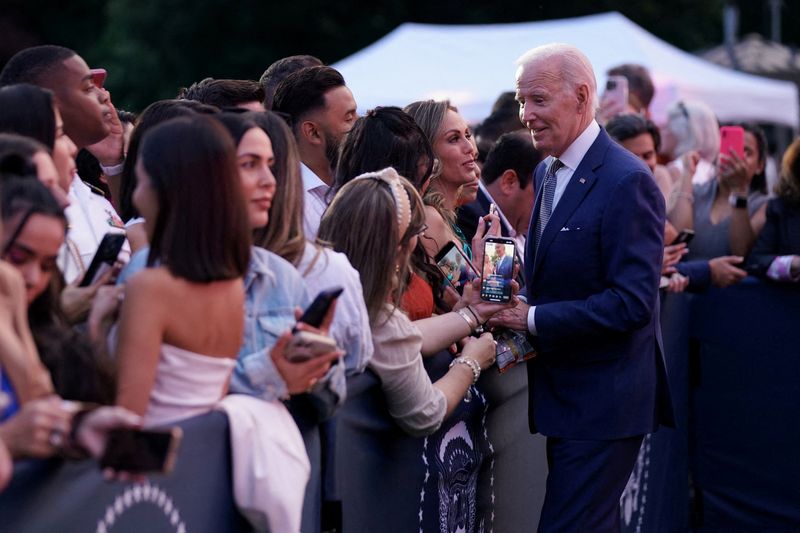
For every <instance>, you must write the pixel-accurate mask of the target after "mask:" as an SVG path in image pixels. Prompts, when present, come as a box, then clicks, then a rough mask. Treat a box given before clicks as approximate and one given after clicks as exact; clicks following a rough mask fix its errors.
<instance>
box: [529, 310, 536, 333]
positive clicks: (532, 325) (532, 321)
mask: <svg viewBox="0 0 800 533" xmlns="http://www.w3.org/2000/svg"><path fill="white" fill-rule="evenodd" d="M528 331H529V332H530V333H531V335H538V333H537V332H536V306H535V305H532V306H531V307H530V309H528Z"/></svg>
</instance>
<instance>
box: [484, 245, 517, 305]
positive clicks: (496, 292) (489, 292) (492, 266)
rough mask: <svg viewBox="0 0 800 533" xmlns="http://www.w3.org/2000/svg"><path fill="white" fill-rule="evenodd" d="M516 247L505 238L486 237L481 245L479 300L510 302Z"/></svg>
mask: <svg viewBox="0 0 800 533" xmlns="http://www.w3.org/2000/svg"><path fill="white" fill-rule="evenodd" d="M516 255H517V245H516V243H515V242H514V241H513V240H512V239H507V238H505V237H487V239H486V241H485V243H484V245H483V268H482V270H481V272H482V276H481V278H482V279H483V281H482V282H481V299H482V300H486V301H487V302H502V303H506V302H509V301H511V280H512V279H513V278H514V257H516Z"/></svg>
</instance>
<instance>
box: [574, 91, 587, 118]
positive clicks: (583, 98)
mask: <svg viewBox="0 0 800 533" xmlns="http://www.w3.org/2000/svg"><path fill="white" fill-rule="evenodd" d="M575 97H576V98H577V100H578V113H580V114H581V115H585V114H586V112H587V111H588V105H589V86H588V85H587V84H585V83H581V84H580V85H578V88H577V89H575Z"/></svg>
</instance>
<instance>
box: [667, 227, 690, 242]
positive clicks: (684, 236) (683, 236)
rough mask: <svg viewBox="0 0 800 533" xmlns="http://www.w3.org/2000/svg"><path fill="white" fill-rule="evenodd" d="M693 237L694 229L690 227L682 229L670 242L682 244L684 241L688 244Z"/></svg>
mask: <svg viewBox="0 0 800 533" xmlns="http://www.w3.org/2000/svg"><path fill="white" fill-rule="evenodd" d="M692 239H694V230H690V229H682V230H681V232H680V233H678V236H677V237H675V240H674V241H672V244H682V243H686V244H689V243H690V242H692Z"/></svg>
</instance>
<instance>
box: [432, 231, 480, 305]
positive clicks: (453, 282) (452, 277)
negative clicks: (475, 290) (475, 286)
mask: <svg viewBox="0 0 800 533" xmlns="http://www.w3.org/2000/svg"><path fill="white" fill-rule="evenodd" d="M435 260H436V266H437V267H438V268H439V270H440V271H441V273H442V275H443V276H444V281H443V282H442V284H443V285H444V286H447V285H450V286H451V287H453V288H454V289H455V290H456V291H458V293H459V294H461V293H462V292H463V291H464V285H466V284H467V283H471V282H472V280H474V279H475V278H477V277H478V272H477V270H475V267H474V266H472V263H471V262H470V260H469V259H468V258H467V256H466V255H464V252H462V251H461V249H460V248H459V247H458V246H457V245H456V243H454V242H453V241H449V242H448V243H446V244H445V245H444V246H443V247H442V249H441V250H439V253H438V254H436V258H435Z"/></svg>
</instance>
